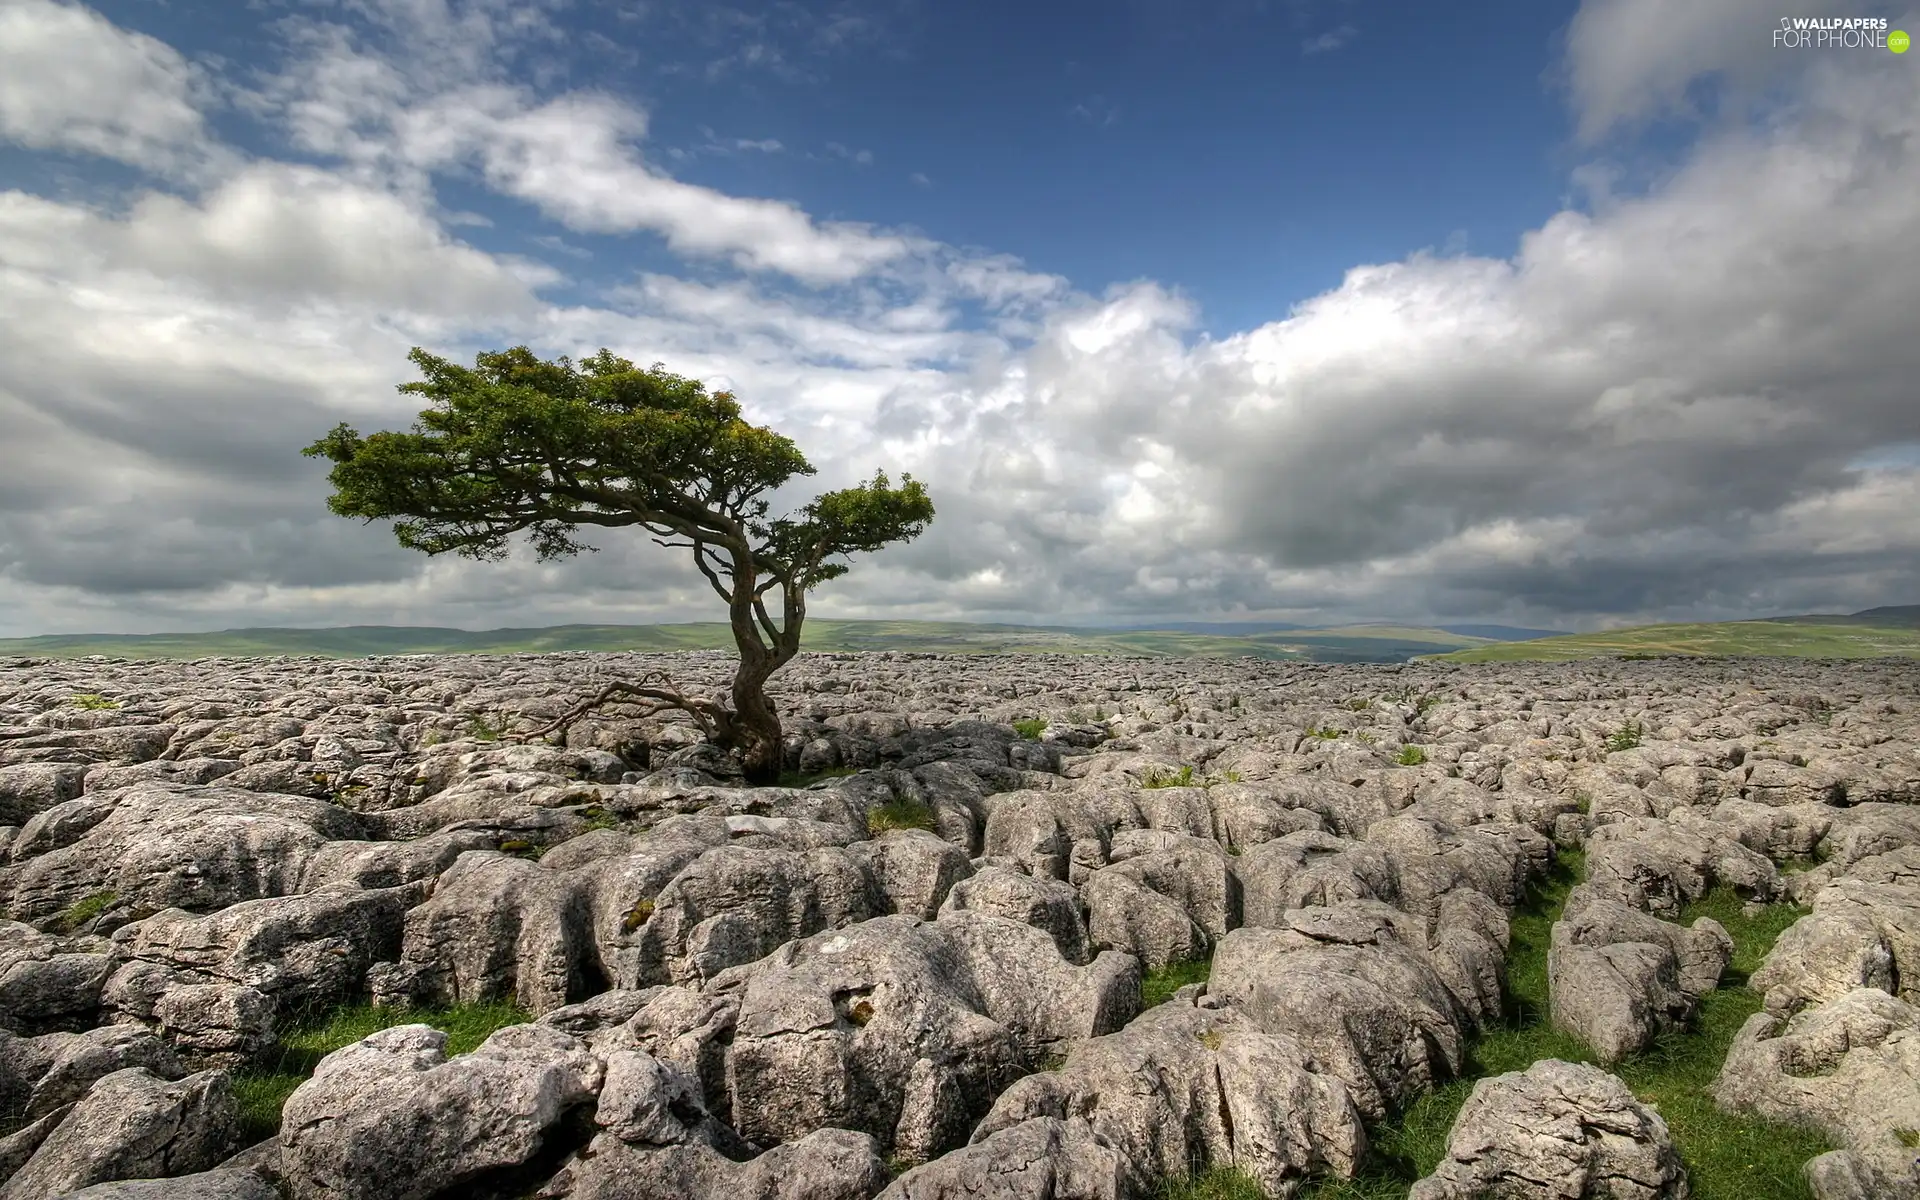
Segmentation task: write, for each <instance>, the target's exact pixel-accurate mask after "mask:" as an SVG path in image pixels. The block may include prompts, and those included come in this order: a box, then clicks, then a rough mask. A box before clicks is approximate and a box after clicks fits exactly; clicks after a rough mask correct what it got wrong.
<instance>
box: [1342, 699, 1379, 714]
mask: <svg viewBox="0 0 1920 1200" xmlns="http://www.w3.org/2000/svg"><path fill="white" fill-rule="evenodd" d="M1372 707H1373V701H1371V700H1369V699H1367V698H1366V697H1364V696H1354V697H1352V698H1350V699H1349V700H1348V701H1347V711H1348V712H1365V711H1367V710H1368V709H1370V708H1372Z"/></svg>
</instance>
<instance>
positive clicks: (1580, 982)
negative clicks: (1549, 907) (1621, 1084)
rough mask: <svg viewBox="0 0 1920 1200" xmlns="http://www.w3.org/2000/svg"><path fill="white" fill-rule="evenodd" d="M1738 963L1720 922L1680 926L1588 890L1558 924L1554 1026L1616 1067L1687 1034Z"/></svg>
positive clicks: (1552, 952)
mask: <svg viewBox="0 0 1920 1200" xmlns="http://www.w3.org/2000/svg"><path fill="white" fill-rule="evenodd" d="M1732 957H1733V939H1732V938H1730V937H1729V936H1728V935H1727V931H1726V930H1725V929H1724V928H1722V927H1721V926H1720V924H1719V922H1717V921H1714V920H1712V919H1710V918H1706V917H1702V918H1700V919H1699V920H1697V921H1695V922H1694V923H1693V926H1692V928H1690V929H1689V928H1682V927H1681V926H1679V925H1676V924H1673V923H1671V922H1667V921H1662V920H1660V919H1659V918H1657V917H1653V916H1649V915H1648V914H1646V913H1643V912H1640V911H1639V910H1637V909H1633V908H1629V907H1627V906H1626V905H1624V904H1621V903H1620V902H1619V901H1617V900H1612V899H1608V898H1607V897H1606V896H1604V895H1602V894H1599V893H1597V892H1596V891H1595V890H1593V889H1591V888H1589V887H1587V886H1586V885H1584V884H1583V885H1581V886H1580V887H1577V888H1575V889H1574V890H1573V893H1572V894H1571V895H1570V896H1569V897H1568V899H1567V903H1566V907H1565V909H1564V910H1563V912H1562V915H1561V919H1560V920H1558V921H1556V922H1554V926H1553V933H1552V940H1551V944H1550V947H1549V949H1548V954H1547V980H1548V988H1549V991H1550V994H1551V999H1552V1011H1553V1023H1554V1026H1555V1027H1556V1028H1558V1029H1562V1030H1565V1031H1566V1032H1568V1033H1571V1034H1573V1035H1574V1036H1575V1037H1578V1038H1580V1039H1581V1040H1582V1041H1584V1042H1586V1043H1587V1045H1589V1046H1591V1047H1593V1049H1594V1052H1595V1053H1597V1054H1598V1055H1599V1056H1600V1058H1601V1060H1602V1061H1603V1062H1617V1061H1619V1060H1620V1059H1621V1058H1623V1057H1625V1056H1626V1055H1628V1054H1632V1053H1636V1052H1638V1051H1640V1050H1644V1049H1645V1048H1646V1047H1648V1046H1649V1045H1651V1044H1652V1043H1653V1039H1654V1038H1655V1037H1656V1036H1658V1035H1659V1034H1660V1033H1663V1032H1666V1031H1668V1030H1674V1029H1681V1028H1684V1027H1685V1025H1686V1023H1687V1021H1688V1020H1690V1019H1691V1018H1692V1015H1693V1011H1694V1007H1695V1006H1696V1005H1697V1004H1698V1002H1699V1000H1700V997H1702V996H1704V995H1706V994H1707V993H1708V992H1710V991H1712V990H1713V989H1714V988H1715V987H1716V986H1717V985H1718V984H1719V982H1720V975H1721V972H1722V971H1724V970H1725V969H1726V965H1727V963H1728V962H1729V961H1730V960H1731V959H1732Z"/></svg>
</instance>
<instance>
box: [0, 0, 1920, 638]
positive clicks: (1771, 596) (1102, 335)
mask: <svg viewBox="0 0 1920 1200" xmlns="http://www.w3.org/2000/svg"><path fill="white" fill-rule="evenodd" d="M1907 2H1908V3H1911V0H1907ZM1777 8H1778V6H1777V5H1761V4H1759V3H1757V2H1753V0H1692V2H1690V3H1689V4H1687V5H1673V4H1670V3H1666V2H1664V0H1580V2H1578V3H1571V2H1557V0H1528V2H1525V3H1521V2H1517V0H1515V2H1505V0H1502V2H1498V3H1485V4H1476V5H1471V6H1463V5H1452V6H1448V5H1434V4H1425V3H1413V2H1407V3H1389V2H1386V0H1178V2H1176V0H1104V2H1103V3H1099V4H1094V3H1090V2H1081V0H1057V2H1049V3H1046V4H1040V5H1035V4H1031V3H1027V4H1019V5H1016V4H1013V3H1009V2H1006V0H980V2H978V3H968V4H942V3H934V2H933V0H870V2H858V3H815V2H812V0H806V2H799V0H796V2H791V3H777V4H766V5H755V4H742V5H738V6H730V5H727V4H721V3H707V2H695V0H573V2H571V3H569V2H566V0H525V2H508V0H251V2H249V3H247V4H244V5H243V4H241V3H238V2H236V0H102V2H101V3H99V4H98V5H97V6H91V7H90V6H86V5H82V4H78V3H72V2H66V0H0V636H28V635H32V634H40V633H80V632H104V633H142V632H159V631H183V630H212V629H222V628H231V627H237V626H262V625H296V626H332V625H347V624H411V625H451V626H460V627H465V628H473V629H484V628H494V627H500V626H510V625H511V626H525V625H546V624H561V623H570V622H596V623H599V622H605V623H643V622H652V621H678V620H703V619H715V618H717V616H718V613H717V611H716V609H715V606H714V603H713V601H712V597H711V593H710V592H709V591H708V590H707V587H706V584H705V582H704V581H703V580H701V579H700V577H699V576H698V575H697V574H696V573H695V572H694V571H693V570H692V567H691V564H690V562H688V561H684V560H683V556H682V553H676V552H674V551H671V550H667V549H663V548H660V547H657V546H654V545H652V544H651V543H650V542H648V541H647V539H646V538H644V537H642V536H637V535H636V536H632V537H628V536H625V532H626V531H597V536H595V537H591V538H589V539H587V540H588V541H590V542H591V543H592V544H594V545H595V546H596V547H597V550H598V552H597V553H594V554H590V555H583V556H581V557H580V558H578V559H574V560H569V561H566V562H562V563H547V564H542V563H539V562H537V561H535V559H534V557H533V555H532V554H531V552H525V553H516V554H515V555H514V556H513V558H511V559H510V560H509V561H507V562H504V563H476V562H472V561H468V560H463V559H458V558H454V557H451V556H441V557H437V558H428V557H426V556H423V555H420V554H418V553H417V552H412V551H407V550H403V549H401V548H400V547H399V546H398V545H397V544H396V543H395V541H394V539H393V536H392V533H391V529H390V527H388V526H387V525H386V524H384V523H373V524H363V523H359V522H352V521H347V520H344V519H342V518H339V517H335V516H333V515H331V514H330V513H329V512H328V511H327V509H326V497H327V495H328V492H329V488H328V486H327V482H326V467H327V464H325V463H324V462H316V461H314V460H309V459H305V458H302V457H301V456H300V454H299V450H300V448H301V447H303V446H305V445H307V444H308V443H310V442H312V441H313V440H314V439H315V438H317V437H318V436H320V434H322V433H324V432H325V431H326V430H327V429H328V428H330V427H331V426H333V425H334V424H335V423H337V422H340V421H345V422H347V423H349V424H351V425H353V426H354V427H356V428H358V429H360V430H361V431H362V432H372V431H374V430H377V429H399V428H405V427H407V426H408V425H410V424H411V423H412V421H413V419H414V415H415V413H416V412H417V410H418V407H419V405H418V402H417V401H415V400H414V399H413V398H411V397H407V396H404V395H401V394H399V393H398V392H397V391H396V390H395V389H396V385H398V384H400V383H403V382H406V381H407V380H409V379H411V378H414V377H415V376H414V372H413V368H412V367H411V365H410V364H409V363H408V361H407V358H406V355H407V351H408V349H409V348H410V347H413V346H422V347H425V348H427V349H429V350H431V351H432V352H434V353H436V354H441V355H445V356H448V357H453V358H457V359H461V360H470V359H471V357H472V356H473V355H474V354H475V353H477V352H481V351H485V350H492V349H500V348H504V347H507V346H512V345H528V346H531V347H533V348H534V349H535V350H536V351H537V352H539V353H540V354H542V355H543V356H548V357H552V356H557V355H560V354H570V355H574V356H576V357H577V356H581V355H584V354H590V353H592V352H593V351H594V350H596V349H598V348H600V347H602V346H605V347H609V348H611V349H613V350H614V351H615V352H616V353H618V354H620V355H623V356H625V357H628V358H631V359H633V360H635V361H637V362H641V363H647V362H654V361H659V362H663V363H665V364H666V365H667V366H668V367H669V368H670V369H672V370H674V371H677V372H679V373H681V374H684V375H689V376H693V377H696V378H699V379H701V380H703V381H705V382H707V383H708V384H709V385H710V386H712V387H715V388H726V389H729V390H732V391H733V392H735V393H736V394H737V395H738V396H739V398H740V399H741V401H742V403H743V404H744V406H745V408H746V411H747V414H748V416H749V417H750V419H752V420H754V421H756V422H759V423H764V424H768V425H771V426H772V427H774V428H776V429H778V430H780V431H781V432H783V433H786V434H788V435H789V436H792V437H793V438H794V439H795V440H796V441H797V442H798V443H799V445H800V447H801V448H802V449H803V450H804V451H805V452H806V453H807V455H808V456H809V458H810V459H811V460H812V461H813V463H814V464H815V465H816V466H817V467H819V474H818V475H817V476H815V477H814V478H812V479H811V480H802V481H800V485H797V486H795V487H792V488H789V489H787V490H786V491H784V492H783V493H782V494H781V496H780V497H779V498H778V499H779V501H780V502H781V503H783V504H786V505H788V506H797V505H798V504H801V503H804V502H805V500H806V499H807V498H808V496H809V495H810V494H811V493H812V492H813V491H815V490H823V489H826V488H832V487H839V486H845V485H847V484H849V483H852V482H855V481H856V480H859V479H863V478H866V477H869V476H870V475H871V474H872V472H873V471H874V470H875V469H876V468H884V469H886V470H888V471H890V472H893V473H895V474H896V475H897V474H898V473H899V472H901V471H907V472H911V473H912V474H913V475H914V477H915V478H918V479H921V480H923V481H924V482H925V483H926V484H927V486H928V488H929V490H930V491H931V493H932V495H933V498H934V502H935V505H936V509H937V513H938V515H937V516H936V518H935V520H934V523H933V525H932V527H931V528H930V529H929V530H928V531H927V533H925V534H924V535H923V536H922V537H920V538H919V539H918V540H916V541H914V542H912V543H911V544H908V545H904V546H896V547H891V548H889V549H887V550H885V551H883V552H881V553H879V554H876V555H873V556H868V557H863V558H861V559H859V560H858V561H857V562H855V564H854V569H853V571H852V573H851V574H849V575H847V576H846V577H844V578H842V579H840V580H836V581H834V582H832V583H829V584H827V585H825V586H824V587H822V588H821V589H820V591H819V592H818V594H817V595H816V596H815V597H814V599H813V601H812V603H811V605H810V612H811V614H812V615H814V616H821V617H854V618H859V617H881V618H896V619H897V618H926V619H961V620H1014V621H1033V622H1043V623H1078V624H1140V623H1150V622H1152V621H1154V620H1160V619H1177V618H1185V619H1196V618H1198V619H1210V620H1236V619H1247V620H1258V619H1268V620H1273V619H1279V620H1294V621H1301V622H1304V623H1338V622H1343V621H1353V620H1391V621H1401V622H1409V623H1418V624H1426V623H1441V622H1445V623H1454V622H1480V621H1495V622H1505V623H1509V624H1520V625H1529V626H1536V627H1550V628H1561V629H1593V628H1604V627H1613V626H1620V625H1628V624H1637V623H1644V622H1648V621H1656V620H1718V619H1731V618H1741V617H1755V616H1764V615H1768V614H1777V613H1788V612H1806V611H1829V612H1832V611H1852V610H1855V609H1860V608H1866V607H1871V606H1875V605H1881V604H1912V603H1920V515H1917V514H1920V317H1917V316H1916V314H1920V270H1916V267H1920V53H1910V54H1904V55H1894V54H1892V53H1890V52H1889V51H1888V50H1886V49H1884V48H1880V47H1864V48H1859V47H1833V46H1807V47H1803V48H1797V49H1796V48H1787V47H1782V46H1779V45H1777V44H1775V43H1776V42H1777V40H1778V39H1777V38H1776V37H1775V31H1776V30H1777V29H1778V28H1779V27H1780V24H1781V20H1782V18H1781V13H1780V12H1779V11H1777ZM1796 12H1797V10H1796ZM1804 15H1806V16H1823V17H1864V18H1874V19H1885V20H1886V21H1887V22H1888V24H1887V28H1888V29H1902V28H1905V29H1911V30H1914V31H1915V32H1920V12H1916V10H1914V9H1912V8H1909V7H1905V6H1903V5H1901V4H1893V5H1887V4H1868V3H1859V4H1855V5H1854V6H1852V7H1849V8H1846V9H1844V10H1826V9H1808V10H1807V11H1806V12H1805V14H1804ZM1881 37H1882V38H1884V34H1882V35H1881Z"/></svg>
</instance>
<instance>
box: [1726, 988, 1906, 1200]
mask: <svg viewBox="0 0 1920 1200" xmlns="http://www.w3.org/2000/svg"><path fill="white" fill-rule="evenodd" d="M1713 1096H1714V1099H1715V1101H1716V1102H1717V1103H1718V1104H1719V1105H1720V1107H1721V1108H1723V1109H1725V1110H1727V1111H1730V1112H1742V1113H1753V1114H1755V1115H1758V1116H1761V1117H1764V1118H1766V1119H1768V1120H1771V1121H1778V1122H1782V1123H1785V1124H1795V1125H1802V1126H1809V1127H1812V1128H1814V1129H1818V1130H1820V1131H1821V1132H1823V1133H1825V1134H1826V1135H1827V1136H1828V1137H1829V1138H1830V1139H1832V1140H1833V1142H1834V1143H1835V1144H1837V1146H1838V1147H1839V1148H1840V1149H1842V1150H1845V1151H1848V1152H1849V1154H1850V1156H1851V1168H1852V1171H1851V1173H1852V1174H1854V1175H1856V1176H1859V1177H1864V1178H1865V1179H1867V1180H1868V1181H1870V1183H1871V1190H1870V1194H1871V1195H1874V1196H1885V1197H1890V1198H1891V1197H1913V1196H1920V1152H1916V1151H1915V1150H1914V1149H1913V1147H1912V1146H1910V1145H1909V1144H1908V1143H1909V1141H1910V1140H1911V1137H1912V1132H1911V1131H1913V1130H1915V1129H1920V1010H1915V1009H1914V1008H1913V1007H1912V1006H1911V1005H1909V1004H1907V1003H1906V1002H1905V1001H1902V1000H1898V999H1895V998H1894V997H1892V996H1889V995H1887V994H1886V993H1885V992H1882V991H1879V990H1878V989H1874V988H1860V989H1857V990H1855V991H1851V992H1848V993H1846V994H1845V995H1843V996H1840V997H1839V998H1837V999H1835V1000H1832V1001H1829V1002H1828V1003H1826V1004H1822V1005H1820V1006H1818V1007H1815V1008H1809V1009H1807V1010H1805V1011H1803V1012H1800V1013H1799V1014H1797V1015H1795V1016H1793V1017H1791V1018H1785V1019H1783V1018H1781V1017H1780V1016H1778V1015H1775V1014H1772V1013H1765V1012H1761V1013H1755V1014H1754V1015H1753V1016H1751V1017H1749V1018H1747V1023H1746V1024H1745V1025H1743V1026H1741V1028H1740V1032H1739V1033H1738V1034H1736V1035H1735V1036H1734V1039H1733V1045H1732V1046H1731V1047H1730V1048H1729V1049H1728V1051H1727V1059H1726V1063H1725V1065H1724V1066H1723V1067H1722V1068H1721V1071H1720V1077H1719V1079H1718V1080H1716V1081H1715V1082H1714V1085H1713ZM1833 1167H1834V1164H1829V1166H1828V1168H1827V1170H1829V1171H1832V1170H1833ZM1835 1174H1836V1177H1838V1173H1837V1172H1835ZM1842 1194H1844V1193H1842Z"/></svg>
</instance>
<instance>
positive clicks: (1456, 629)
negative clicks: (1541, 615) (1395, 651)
mask: <svg viewBox="0 0 1920 1200" xmlns="http://www.w3.org/2000/svg"><path fill="white" fill-rule="evenodd" d="M1435 628H1437V629H1443V630H1445V631H1446V632H1448V633H1462V634H1465V635H1466V636H1468V637H1479V638H1487V639H1488V640H1490V641H1495V642H1531V641H1536V640H1538V639H1540V638H1550V637H1566V636H1567V631H1566V630H1564V629H1523V628H1521V627H1520V626H1518V625H1438V626H1435Z"/></svg>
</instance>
